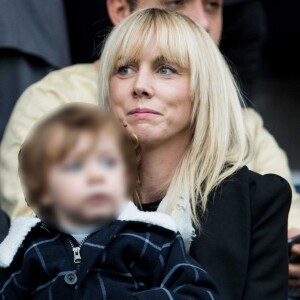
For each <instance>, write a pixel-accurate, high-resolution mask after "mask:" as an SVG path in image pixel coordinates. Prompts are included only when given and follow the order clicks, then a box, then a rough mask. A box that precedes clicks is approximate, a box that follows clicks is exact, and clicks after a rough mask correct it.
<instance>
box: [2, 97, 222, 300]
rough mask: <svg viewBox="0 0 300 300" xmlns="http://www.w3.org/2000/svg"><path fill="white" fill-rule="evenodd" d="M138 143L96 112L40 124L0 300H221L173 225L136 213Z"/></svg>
mask: <svg viewBox="0 0 300 300" xmlns="http://www.w3.org/2000/svg"><path fill="white" fill-rule="evenodd" d="M138 158H139V154H138V148H137V146H136V142H135V141H134V140H133V139H131V137H130V135H129V134H128V133H127V132H126V130H125V129H124V128H123V126H122V125H121V124H120V123H119V121H116V120H115V119H114V118H113V117H112V116H111V115H110V114H108V113H106V112H103V111H101V110H100V109H99V108H98V107H97V106H93V105H87V104H79V103H78V104H71V105H67V106H65V107H64V108H62V109H60V110H59V111H57V112H56V113H54V114H53V115H51V116H50V117H48V118H47V119H45V120H43V121H42V122H41V123H40V124H38V125H37V126H36V127H35V128H34V130H33V131H32V133H31V135H30V136H29V137H28V138H27V139H26V141H25V143H24V145H23V146H22V149H21V151H20V154H19V173H20V178H21V182H22V184H23V188H24V193H25V195H26V201H27V203H28V205H29V206H30V207H32V209H33V210H34V211H35V213H36V215H37V216H38V217H19V218H17V219H15V220H14V221H13V223H12V226H11V229H10V232H9V234H8V236H7V237H6V239H5V240H4V241H3V242H2V244H1V245H0V295H1V296H2V299H8V300H13V299H55V300H59V299H64V300H67V299H68V300H69V299H116V300H119V299H121V300H122V299H144V300H148V299H149V300H154V299H158V300H163V299H178V300H179V299H195V300H196V299H197V300H201V299H203V300H206V299H210V300H211V299H217V291H216V288H215V286H214V284H213V283H212V281H211V279H210V278H209V276H208V275H207V273H206V272H205V271H204V270H203V269H202V268H201V267H200V266H199V265H198V264H197V262H196V261H194V260H193V259H192V258H191V257H190V256H188V254H187V253H186V251H185V247H184V244H183V240H182V238H181V236H180V234H179V233H178V232H177V229H176V225H175V224H174V222H173V220H172V219H171V218H170V217H169V216H167V215H164V214H162V213H157V212H142V211H140V210H139V209H138V208H137V207H136V206H135V204H134V203H133V202H132V201H131V200H130V199H138V197H137V193H136V189H137V184H138V165H139V159H138Z"/></svg>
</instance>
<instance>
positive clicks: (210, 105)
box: [99, 8, 251, 226]
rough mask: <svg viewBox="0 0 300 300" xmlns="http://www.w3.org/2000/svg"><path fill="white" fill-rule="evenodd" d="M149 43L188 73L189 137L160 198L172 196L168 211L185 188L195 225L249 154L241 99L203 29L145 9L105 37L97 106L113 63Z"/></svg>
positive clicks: (104, 98) (104, 99) (134, 57)
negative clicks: (180, 158)
mask: <svg viewBox="0 0 300 300" xmlns="http://www.w3.org/2000/svg"><path fill="white" fill-rule="evenodd" d="M150 43H151V44H153V43H156V45H157V47H158V50H159V51H160V53H161V55H162V56H163V57H164V58H165V59H166V60H167V61H168V62H172V63H175V64H177V65H179V66H180V67H182V68H184V69H187V70H189V72H190V78H191V87H190V93H191V94H190V96H191V99H192V105H193V110H192V115H191V128H192V130H193V132H192V139H191V142H190V147H189V148H188V149H187V151H186V153H185V154H184V156H183V158H182V160H181V162H180V163H179V164H178V167H177V169H176V171H175V173H174V175H173V177H172V179H171V181H170V184H169V188H168V191H167V195H166V196H167V197H168V199H172V200H171V202H169V204H168V207H167V211H166V212H167V213H171V211H172V209H174V206H175V205H176V203H177V199H178V198H179V197H180V196H181V195H182V193H183V191H185V190H186V189H187V191H188V194H189V198H190V205H191V212H192V219H193V222H194V223H195V224H196V225H198V226H199V225H200V224H199V214H198V213H199V211H198V209H199V208H200V209H201V212H202V213H204V212H205V210H206V206H207V201H208V197H209V195H210V194H211V193H212V192H213V191H214V189H215V188H216V187H217V186H218V185H219V184H220V183H221V182H222V181H223V180H224V179H226V178H227V177H229V176H230V175H232V174H233V173H235V172H236V171H237V170H238V169H239V168H240V167H241V166H243V165H244V164H246V162H247V160H248V158H249V156H250V153H251V151H250V141H249V135H248V134H247V130H246V127H245V124H244V120H243V114H242V105H243V104H242V105H241V103H243V101H242V100H241V96H240V93H239V89H238V88H237V86H236V83H235V80H234V79H233V76H232V74H231V72H230V70H229V68H228V66H227V64H226V62H225V60H224V58H223V57H222V55H221V53H220V52H219V49H218V48H217V46H216V45H215V44H214V42H213V41H212V39H211V38H210V37H209V35H208V33H207V32H206V31H205V30H204V29H203V28H201V27H199V26H198V25H197V24H196V23H194V22H193V21H192V20H191V19H189V18H188V17H186V16H184V15H181V14H179V13H176V12H171V11H166V10H162V9H157V8H148V9H143V10H138V11H136V12H134V13H133V14H131V15H130V16H129V17H127V18H126V19H125V20H123V21H122V22H121V24H119V25H118V26H117V27H115V28H114V30H113V31H112V33H111V34H110V35H109V37H108V39H107V41H106V44H105V46H104V49H103V52H102V56H101V68H100V76H99V101H100V105H102V106H105V107H106V108H107V109H109V110H110V109H111V99H110V88H109V85H110V79H111V77H112V74H113V73H114V71H115V68H116V65H117V62H118V61H119V60H121V62H122V63H124V64H125V65H126V62H130V63H131V62H133V61H138V59H139V57H141V54H142V53H143V51H144V49H146V48H147V47H148V45H149V44H150Z"/></svg>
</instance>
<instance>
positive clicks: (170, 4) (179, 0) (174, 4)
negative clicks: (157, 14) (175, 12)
mask: <svg viewBox="0 0 300 300" xmlns="http://www.w3.org/2000/svg"><path fill="white" fill-rule="evenodd" d="M183 2H184V1H183V0H172V1H171V0H170V1H168V0H167V1H165V2H164V5H165V6H166V7H167V8H173V9H176V8H178V7H179V6H180V5H182V4H183Z"/></svg>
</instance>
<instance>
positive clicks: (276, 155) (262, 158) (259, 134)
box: [244, 108, 300, 229]
mask: <svg viewBox="0 0 300 300" xmlns="http://www.w3.org/2000/svg"><path fill="white" fill-rule="evenodd" d="M244 117H245V121H246V125H247V128H248V130H249V133H250V136H251V138H252V139H253V145H254V155H253V159H252V160H251V161H250V162H249V164H248V167H249V169H250V170H252V171H254V172H257V173H259V174H261V175H264V174H271V173H272V174H277V175H279V176H281V177H283V178H284V179H286V180H287V181H288V182H289V184H290V185H291V187H292V196H293V197H292V199H293V202H292V206H291V213H290V214H289V220H288V221H289V222H288V227H289V228H292V227H295V228H299V229H300V217H299V216H300V195H299V194H297V192H296V190H295V189H294V187H293V184H292V175H291V171H290V168H289V163H288V159H287V156H286V153H285V152H284V151H283V150H282V149H281V148H280V147H279V145H278V143H277V142H276V140H275V139H274V137H273V136H272V135H271V134H270V133H269V132H268V131H267V130H266V129H265V128H264V124H263V120H262V118H261V116H260V115H259V114H258V113H257V112H256V111H255V110H254V109H252V108H248V109H245V110H244Z"/></svg>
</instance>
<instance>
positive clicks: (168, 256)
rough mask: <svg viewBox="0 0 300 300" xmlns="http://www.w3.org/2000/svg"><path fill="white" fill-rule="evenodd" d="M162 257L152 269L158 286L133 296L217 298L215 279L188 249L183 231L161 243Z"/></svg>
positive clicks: (147, 298) (150, 299)
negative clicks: (181, 234)
mask: <svg viewBox="0 0 300 300" xmlns="http://www.w3.org/2000/svg"><path fill="white" fill-rule="evenodd" d="M159 261H160V262H159V264H158V266H157V267H156V268H155V270H154V272H153V274H154V283H156V284H155V285H156V286H157V287H154V288H152V289H149V290H145V291H142V292H137V293H134V294H133V295H132V296H131V298H130V299H138V300H153V299H160V300H164V299H166V300H167V299H168V300H170V299H174V300H186V299H191V300H192V299H194V300H196V299H197V300H206V299H207V300H214V299H218V291H217V289H216V287H215V285H214V283H213V282H212V280H211V279H210V277H209V275H208V274H207V272H206V271H205V270H203V269H202V267H201V266H200V265H199V264H198V263H197V262H196V261H195V260H194V259H192V258H191V257H190V256H189V255H188V254H187V253H186V250H185V247H184V243H183V240H182V237H181V236H180V234H176V235H175V237H174V236H173V239H172V240H171V242H170V241H168V242H166V243H165V244H164V245H163V246H162V251H161V255H160V259H159Z"/></svg>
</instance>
